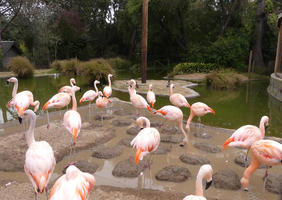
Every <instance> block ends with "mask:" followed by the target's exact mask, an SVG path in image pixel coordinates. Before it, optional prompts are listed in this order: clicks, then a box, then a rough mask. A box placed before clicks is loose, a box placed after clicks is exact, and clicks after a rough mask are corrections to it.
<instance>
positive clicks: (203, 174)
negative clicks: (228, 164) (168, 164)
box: [183, 164, 213, 200]
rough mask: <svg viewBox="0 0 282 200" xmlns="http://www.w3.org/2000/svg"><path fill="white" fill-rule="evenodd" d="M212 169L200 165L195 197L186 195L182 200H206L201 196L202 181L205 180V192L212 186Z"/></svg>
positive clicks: (208, 166)
mask: <svg viewBox="0 0 282 200" xmlns="http://www.w3.org/2000/svg"><path fill="white" fill-rule="evenodd" d="M212 173H213V170H212V167H211V165H208V164H207V165H202V166H201V168H200V170H199V172H198V175H197V179H196V191H195V195H188V196H186V197H185V198H184V199H183V200H207V199H206V198H205V197H204V194H203V179H206V180H207V182H206V188H205V189H206V190H207V189H208V188H209V187H210V186H211V184H212Z"/></svg>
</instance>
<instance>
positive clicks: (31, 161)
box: [22, 110, 56, 199]
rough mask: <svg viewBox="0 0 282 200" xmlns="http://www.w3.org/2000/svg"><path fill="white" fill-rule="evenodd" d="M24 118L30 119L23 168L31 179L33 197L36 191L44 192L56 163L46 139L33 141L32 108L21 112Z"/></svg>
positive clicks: (34, 116)
mask: <svg viewBox="0 0 282 200" xmlns="http://www.w3.org/2000/svg"><path fill="white" fill-rule="evenodd" d="M22 116H23V118H24V119H30V125H29V129H28V131H27V132H26V133H25V138H26V142H27V144H28V150H27V152H26V154H25V164H24V170H25V173H26V175H27V176H28V178H29V180H30V181H31V183H32V185H33V188H34V194H35V199H36V197H37V193H43V192H46V195H47V185H48V182H49V179H50V177H51V175H52V173H53V170H54V168H55V165H56V160H55V156H54V152H53V149H52V147H51V146H50V145H49V144H48V142H46V141H39V142H37V141H35V139H34V128H35V122H36V115H35V113H34V112H33V111H32V110H26V111H24V113H23V115H22Z"/></svg>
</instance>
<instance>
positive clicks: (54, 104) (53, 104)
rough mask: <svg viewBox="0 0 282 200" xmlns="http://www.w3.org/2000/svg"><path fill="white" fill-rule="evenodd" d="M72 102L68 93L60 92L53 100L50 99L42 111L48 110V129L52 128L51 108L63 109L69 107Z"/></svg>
mask: <svg viewBox="0 0 282 200" xmlns="http://www.w3.org/2000/svg"><path fill="white" fill-rule="evenodd" d="M70 101H71V96H70V94H69V93H66V92H60V93H58V94H55V95H54V96H53V97H52V98H51V99H49V100H48V101H47V102H46V103H45V104H44V106H43V108H42V110H43V111H45V110H47V121H48V124H47V129H49V127H50V122H49V121H50V120H49V113H48V109H49V108H63V107H65V106H68V105H69V103H70Z"/></svg>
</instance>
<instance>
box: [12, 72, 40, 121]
mask: <svg viewBox="0 0 282 200" xmlns="http://www.w3.org/2000/svg"><path fill="white" fill-rule="evenodd" d="M7 83H14V88H13V92H12V99H11V100H10V101H9V103H8V108H10V106H11V105H13V106H14V107H15V108H16V109H17V113H18V116H19V121H20V123H21V121H22V118H21V116H22V114H23V112H24V111H25V110H26V109H28V107H29V106H30V105H31V106H34V112H36V111H37V110H38V109H39V105H40V102H39V101H34V100H33V94H32V92H30V91H28V90H25V91H22V92H19V93H17V91H18V79H17V78H15V77H11V78H9V79H8V80H7Z"/></svg>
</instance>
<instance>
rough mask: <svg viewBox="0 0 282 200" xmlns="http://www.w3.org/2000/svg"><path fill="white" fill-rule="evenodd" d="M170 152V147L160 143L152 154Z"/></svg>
mask: <svg viewBox="0 0 282 200" xmlns="http://www.w3.org/2000/svg"><path fill="white" fill-rule="evenodd" d="M170 150H171V147H170V146H167V145H164V144H162V143H161V144H160V145H159V147H158V148H157V150H156V151H154V152H153V153H152V154H167V153H168V152H170Z"/></svg>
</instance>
